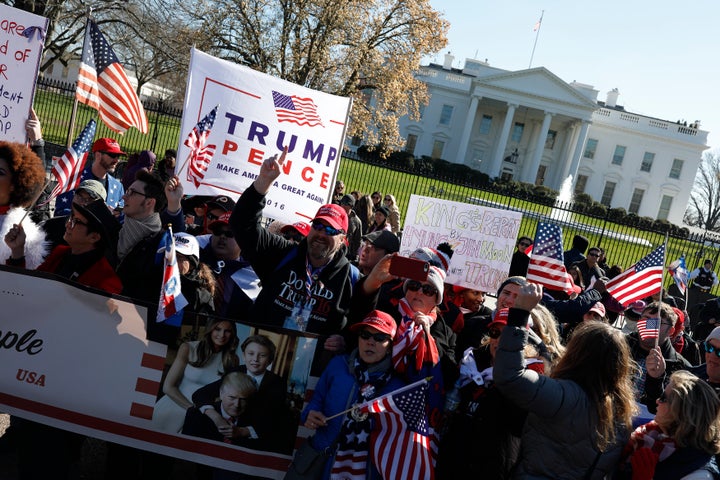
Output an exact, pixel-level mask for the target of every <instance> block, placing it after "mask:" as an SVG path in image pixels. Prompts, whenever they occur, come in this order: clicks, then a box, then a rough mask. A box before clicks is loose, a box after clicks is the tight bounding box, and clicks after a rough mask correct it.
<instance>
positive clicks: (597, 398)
mask: <svg viewBox="0 0 720 480" xmlns="http://www.w3.org/2000/svg"><path fill="white" fill-rule="evenodd" d="M541 298H542V287H541V286H539V285H535V284H532V283H529V284H527V285H524V286H521V287H520V288H519V291H518V295H517V297H516V298H515V302H514V306H513V308H510V313H509V315H508V325H507V327H505V329H503V332H502V334H501V336H500V343H499V346H498V350H497V353H496V355H495V364H494V368H493V379H494V381H495V384H496V386H497V388H498V389H499V390H500V392H501V393H502V394H503V395H504V396H505V397H507V398H508V399H510V400H512V401H513V402H515V404H517V405H518V406H519V407H520V408H523V409H525V410H527V411H528V417H527V421H526V424H525V428H524V430H523V435H522V440H521V445H522V447H521V452H520V458H519V460H518V463H517V465H516V467H515V470H514V478H553V479H560V480H563V479H567V480H578V479H602V478H604V477H605V475H608V474H610V473H611V472H613V471H614V470H615V467H616V465H617V463H618V461H619V459H620V453H621V451H622V448H623V446H624V445H625V443H626V442H627V439H628V438H629V436H630V432H631V430H632V417H633V415H634V414H635V411H636V408H637V407H636V406H635V400H634V393H633V385H632V374H633V367H632V365H633V362H632V359H631V357H630V350H629V348H628V345H627V341H626V340H625V338H624V336H623V334H622V333H621V332H620V331H619V330H617V329H614V328H613V327H611V326H610V325H607V324H605V323H602V322H583V324H582V325H580V326H578V327H577V328H576V329H575V332H573V335H572V337H571V339H570V341H569V343H568V345H567V349H566V351H565V354H564V355H563V356H562V358H561V359H560V360H559V362H558V363H557V365H556V366H555V368H554V369H553V371H552V373H551V374H550V376H549V377H545V376H542V375H539V374H538V373H537V372H535V371H533V370H531V369H528V368H527V367H526V366H525V362H524V355H523V349H524V347H525V345H526V344H527V341H528V340H527V339H528V333H527V321H528V317H529V314H530V310H532V309H533V308H534V307H535V306H536V305H537V304H538V303H539V302H540V299H541ZM579 419H582V420H579Z"/></svg>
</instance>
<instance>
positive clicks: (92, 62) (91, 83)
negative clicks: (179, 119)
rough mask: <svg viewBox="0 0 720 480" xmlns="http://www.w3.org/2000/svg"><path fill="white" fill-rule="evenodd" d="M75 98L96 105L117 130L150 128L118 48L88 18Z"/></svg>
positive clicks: (145, 129)
mask: <svg viewBox="0 0 720 480" xmlns="http://www.w3.org/2000/svg"><path fill="white" fill-rule="evenodd" d="M75 98H77V100H78V101H79V102H81V103H84V104H85V105H89V106H90V107H92V108H94V109H96V110H97V111H98V113H99V114H100V118H101V119H102V120H103V122H105V124H106V125H107V126H108V127H109V128H110V129H112V130H113V131H115V132H117V133H120V134H123V133H125V132H126V131H127V129H128V128H130V127H135V128H137V129H138V130H140V131H141V132H142V133H147V132H148V122H147V117H146V116H145V110H144V109H143V106H142V104H141V103H140V99H139V98H138V96H137V93H135V89H134V88H133V86H132V85H131V84H130V80H129V79H128V77H127V75H126V74H125V70H123V67H122V65H120V62H119V61H118V59H117V57H116V56H115V52H113V51H112V48H110V45H108V43H107V41H106V40H105V37H103V34H102V33H100V30H99V29H98V27H97V25H95V22H93V21H89V22H88V28H87V29H86V31H85V43H84V46H83V54H82V62H81V63H80V73H79V75H78V81H77V89H76V90H75Z"/></svg>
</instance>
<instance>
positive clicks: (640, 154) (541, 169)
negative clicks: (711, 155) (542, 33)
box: [399, 55, 708, 224]
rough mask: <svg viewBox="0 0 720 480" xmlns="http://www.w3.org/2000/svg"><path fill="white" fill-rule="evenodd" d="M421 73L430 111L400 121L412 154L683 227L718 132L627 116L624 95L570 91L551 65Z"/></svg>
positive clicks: (474, 66)
mask: <svg viewBox="0 0 720 480" xmlns="http://www.w3.org/2000/svg"><path fill="white" fill-rule="evenodd" d="M453 60H454V58H453V57H452V56H451V55H446V58H445V62H444V64H443V65H436V64H430V65H428V66H423V67H421V68H420V70H419V71H418V76H419V78H422V79H423V81H424V82H425V83H426V84H427V86H428V90H429V94H430V103H429V105H428V106H427V107H426V108H424V110H423V111H422V116H421V119H420V120H419V121H412V120H410V119H409V117H403V118H402V119H400V122H399V126H400V132H401V134H402V135H403V136H404V137H405V138H406V150H407V151H409V152H411V153H413V154H414V155H415V156H423V155H427V156H430V157H433V158H442V159H444V160H448V161H451V162H455V163H461V164H465V165H468V166H470V167H472V168H475V169H478V170H480V171H482V172H485V173H487V174H488V175H490V177H491V178H494V177H498V176H500V177H504V178H509V179H514V180H519V181H523V182H528V183H535V184H540V185H547V186H549V187H551V188H553V189H555V190H560V186H561V185H562V183H563V181H564V180H565V179H566V178H567V177H568V175H572V179H573V186H574V190H575V192H578V193H580V192H585V193H587V194H589V195H590V196H592V197H593V198H594V199H595V200H598V201H600V202H602V203H603V204H605V205H609V206H611V207H623V208H625V209H626V210H627V211H628V212H632V213H636V214H638V215H640V216H648V217H652V218H660V219H667V220H669V221H671V222H673V223H676V224H681V223H682V218H683V215H684V213H685V208H686V206H687V202H688V198H689V196H690V191H691V188H692V185H693V182H694V180H695V173H696V171H697V168H698V165H699V163H700V161H701V157H702V152H703V151H704V150H706V149H707V148H708V146H707V145H706V142H707V135H708V132H706V131H702V130H700V129H699V128H697V127H699V125H697V124H695V125H691V126H686V125H681V124H679V123H678V122H673V121H666V120H661V119H658V118H653V117H647V116H644V115H639V114H634V113H632V112H628V111H625V110H624V108H623V107H622V106H619V105H618V104H617V97H618V95H619V93H618V91H617V89H615V90H613V91H611V92H608V95H607V99H606V101H604V102H603V101H598V100H597V94H598V91H597V90H595V89H594V88H593V87H592V86H590V85H585V84H581V83H578V82H572V83H566V82H565V81H563V80H561V79H560V78H558V77H557V76H556V75H554V74H553V73H552V72H550V71H549V70H547V69H546V68H544V67H537V68H530V69H527V70H519V71H507V70H502V69H499V68H494V67H491V66H490V65H488V64H487V63H486V62H482V61H478V60H471V59H467V60H466V61H465V66H464V68H462V69H457V68H452V62H453Z"/></svg>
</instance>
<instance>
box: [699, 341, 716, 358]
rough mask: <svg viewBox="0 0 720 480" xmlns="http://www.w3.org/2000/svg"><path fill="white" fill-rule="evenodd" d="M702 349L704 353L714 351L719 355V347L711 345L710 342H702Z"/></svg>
mask: <svg viewBox="0 0 720 480" xmlns="http://www.w3.org/2000/svg"><path fill="white" fill-rule="evenodd" d="M702 349H703V351H704V352H705V353H714V354H715V355H717V356H718V357H720V348H715V347H713V346H712V345H711V344H710V342H703V343H702Z"/></svg>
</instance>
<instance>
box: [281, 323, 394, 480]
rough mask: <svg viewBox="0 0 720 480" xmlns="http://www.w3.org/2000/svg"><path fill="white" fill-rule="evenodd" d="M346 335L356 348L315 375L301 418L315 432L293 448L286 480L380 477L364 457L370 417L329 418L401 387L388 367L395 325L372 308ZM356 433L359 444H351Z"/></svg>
mask: <svg viewBox="0 0 720 480" xmlns="http://www.w3.org/2000/svg"><path fill="white" fill-rule="evenodd" d="M350 331H351V332H353V333H355V334H357V335H358V347H357V348H356V349H355V350H353V351H352V353H350V354H349V355H342V356H337V357H335V358H333V359H332V360H331V361H330V363H329V364H328V366H327V368H326V369H325V371H324V372H323V373H322V375H321V376H320V380H318V383H317V385H316V386H315V391H314V393H313V397H312V399H311V400H310V403H309V404H308V406H307V407H306V408H305V410H304V411H303V413H302V416H301V421H302V423H303V425H304V426H305V427H306V428H309V429H310V430H313V431H314V432H315V434H314V436H312V437H310V438H309V439H308V444H307V445H304V446H303V447H301V448H300V449H299V450H298V452H297V454H296V455H295V459H294V460H293V463H292V464H291V465H290V469H289V471H288V474H287V475H286V477H285V478H286V479H293V480H295V479H300V478H303V479H327V478H330V477H331V475H333V476H334V477H333V478H344V477H342V476H341V475H343V474H347V473H348V468H349V467H352V471H355V472H358V471H364V472H365V473H364V476H363V477H362V478H368V479H370V478H373V479H374V478H380V476H379V472H378V467H377V466H376V465H373V463H372V462H371V461H370V455H369V451H370V449H371V448H372V447H371V445H370V441H369V440H370V431H371V430H372V427H373V423H372V417H371V416H366V418H361V417H357V416H354V415H353V414H352V412H348V413H346V414H343V415H339V416H335V415H337V414H339V413H342V412H344V411H345V410H348V409H349V408H350V407H352V406H353V405H355V404H359V403H363V402H366V401H368V400H371V399H373V398H376V397H378V396H380V395H384V394H386V393H389V392H392V391H394V390H397V389H398V388H400V387H402V386H403V385H404V382H402V381H401V380H400V379H398V378H397V377H396V376H395V374H394V371H393V367H392V348H393V337H394V336H395V333H396V331H397V327H396V325H395V320H393V318H392V317H391V316H390V315H388V314H387V313H385V312H381V311H379V310H373V311H372V312H370V313H369V314H368V315H367V316H366V317H365V319H364V320H363V321H362V322H359V323H356V324H355V325H353V326H352V327H350ZM332 416H335V417H334V418H331V419H329V418H328V417H332ZM361 435H362V436H363V437H364V438H365V440H360V441H358V440H355V441H354V442H353V439H354V438H359V437H360V436H361ZM353 443H354V445H353ZM310 457H312V458H310ZM353 478H355V477H353Z"/></svg>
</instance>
